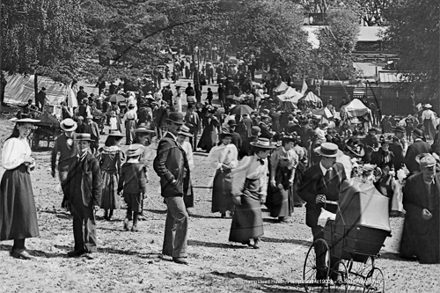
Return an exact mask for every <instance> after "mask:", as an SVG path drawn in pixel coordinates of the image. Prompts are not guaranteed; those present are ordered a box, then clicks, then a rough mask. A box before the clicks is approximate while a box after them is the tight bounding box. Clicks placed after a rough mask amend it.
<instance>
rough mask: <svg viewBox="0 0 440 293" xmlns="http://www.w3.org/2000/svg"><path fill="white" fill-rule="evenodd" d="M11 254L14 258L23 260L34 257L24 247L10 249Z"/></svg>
mask: <svg viewBox="0 0 440 293" xmlns="http://www.w3.org/2000/svg"><path fill="white" fill-rule="evenodd" d="M11 256H12V257H15V258H19V259H25V260H29V259H33V258H34V257H33V256H32V255H30V254H29V252H27V251H26V250H25V249H20V250H12V251H11Z"/></svg>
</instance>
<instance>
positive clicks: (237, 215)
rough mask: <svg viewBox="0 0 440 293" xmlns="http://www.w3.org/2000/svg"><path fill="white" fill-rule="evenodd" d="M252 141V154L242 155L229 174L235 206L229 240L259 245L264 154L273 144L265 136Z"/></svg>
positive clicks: (264, 187)
mask: <svg viewBox="0 0 440 293" xmlns="http://www.w3.org/2000/svg"><path fill="white" fill-rule="evenodd" d="M251 144H252V146H253V150H254V153H255V155H253V156H246V157H244V158H243V159H242V160H241V162H240V165H239V166H238V167H237V169H236V170H235V171H234V172H233V174H232V176H233V190H232V200H233V202H234V203H235V204H236V206H235V211H234V216H233V217H232V224H231V231H230V233H229V241H232V242H240V243H242V244H245V245H249V246H252V247H254V248H259V246H258V242H259V238H260V237H261V236H262V235H263V217H262V214H261V205H262V204H263V203H264V202H265V201H266V195H267V181H268V179H267V174H268V172H269V169H268V163H267V157H268V156H269V154H270V151H271V149H273V148H274V146H272V144H271V143H270V141H269V140H268V139H266V138H260V139H258V141H256V142H253V143H251ZM252 240H253V244H251V241H252Z"/></svg>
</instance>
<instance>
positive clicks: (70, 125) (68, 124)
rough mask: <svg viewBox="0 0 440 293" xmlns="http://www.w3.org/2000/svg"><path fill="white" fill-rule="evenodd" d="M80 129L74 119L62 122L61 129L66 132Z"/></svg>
mask: <svg viewBox="0 0 440 293" xmlns="http://www.w3.org/2000/svg"><path fill="white" fill-rule="evenodd" d="M77 127H78V124H76V122H75V121H73V119H72V118H66V119H64V120H63V121H61V122H60V128H61V129H62V130H64V131H74V130H75V129H76V128H77Z"/></svg>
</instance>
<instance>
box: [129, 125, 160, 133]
mask: <svg viewBox="0 0 440 293" xmlns="http://www.w3.org/2000/svg"><path fill="white" fill-rule="evenodd" d="M133 131H134V132H135V133H148V134H152V133H156V132H155V131H154V130H152V129H150V128H148V126H147V124H145V123H141V124H139V125H138V127H137V128H136V129H135V130H133Z"/></svg>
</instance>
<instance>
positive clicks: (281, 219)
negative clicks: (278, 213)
mask: <svg viewBox="0 0 440 293" xmlns="http://www.w3.org/2000/svg"><path fill="white" fill-rule="evenodd" d="M286 220H287V218H286V217H278V222H280V223H282V222H286Z"/></svg>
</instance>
